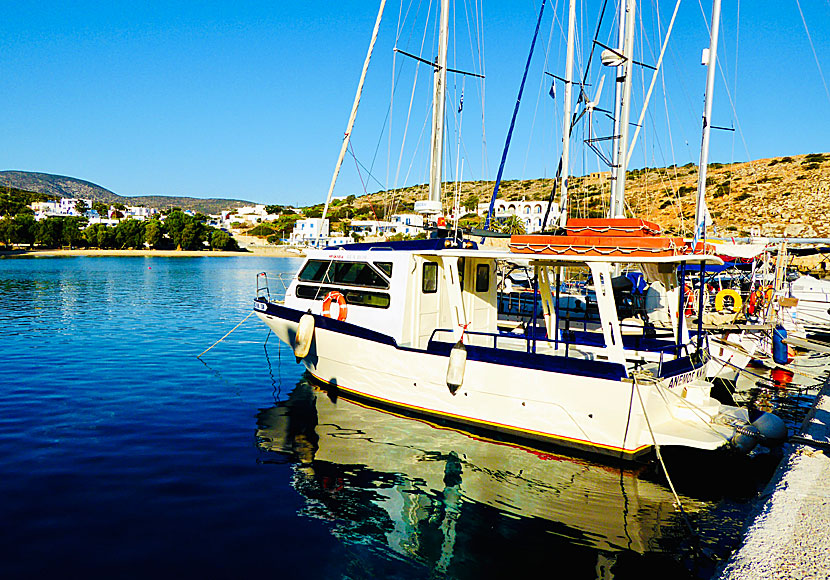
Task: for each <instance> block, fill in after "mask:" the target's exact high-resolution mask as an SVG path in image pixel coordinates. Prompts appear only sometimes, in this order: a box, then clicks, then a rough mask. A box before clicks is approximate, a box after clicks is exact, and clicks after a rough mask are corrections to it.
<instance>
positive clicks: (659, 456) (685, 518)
mask: <svg viewBox="0 0 830 580" xmlns="http://www.w3.org/2000/svg"><path fill="white" fill-rule="evenodd" d="M632 379H633V380H634V387H635V388H636V389H637V398H638V399H640V408H641V409H642V410H643V417H644V418H645V420H646V426H647V427H648V432H649V433H650V434H651V440H652V442H653V443H654V452H655V454H656V455H657V459H658V461H660V466H661V467H662V468H663V474H664V475H665V476H666V481H667V482H668V483H669V488H670V489H671V492H672V495H674V501H675V502H676V503H677V508H678V509H679V510H680V514H681V515H682V516H683V521H684V522H686V525H687V526H688V527H689V532H691V534H692V535H693V536H697V533H696V532H695V529H694V528H693V527H692V523H691V522H690V521H689V518H688V516H687V515H686V510H685V509H683V503H682V502H681V501H680V496H679V495H678V494H677V490H675V488H674V483H672V480H671V477H670V476H669V470H668V468H667V467H666V463H665V462H664V461H663V455H662V454H661V453H660V444H659V443H657V438H656V437H655V436H654V431H653V430H652V428H651V421H649V420H648V413H646V405H645V403H643V396H642V395H641V394H640V377H639V376H638V375H637V373H633V374H632Z"/></svg>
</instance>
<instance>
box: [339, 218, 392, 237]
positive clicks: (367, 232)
mask: <svg viewBox="0 0 830 580" xmlns="http://www.w3.org/2000/svg"><path fill="white" fill-rule="evenodd" d="M349 228H350V229H351V230H352V231H353V232H354V233H356V234H359V235H361V236H383V235H386V233H387V232H391V231H393V229H394V226H393V225H392V222H387V221H383V220H352V222H351V223H350V224H349Z"/></svg>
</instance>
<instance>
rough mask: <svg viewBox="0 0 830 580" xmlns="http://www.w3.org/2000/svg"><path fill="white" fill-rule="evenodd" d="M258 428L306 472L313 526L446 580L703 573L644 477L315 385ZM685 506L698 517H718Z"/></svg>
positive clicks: (267, 444)
mask: <svg viewBox="0 0 830 580" xmlns="http://www.w3.org/2000/svg"><path fill="white" fill-rule="evenodd" d="M257 427H258V428H257V440H258V442H259V445H260V447H261V449H263V450H265V451H268V452H273V453H274V454H276V456H271V457H270V460H273V461H283V460H288V461H290V462H292V463H293V464H294V466H293V467H294V468H293V482H292V485H293V487H294V489H296V490H297V492H299V493H300V494H301V495H302V496H304V498H305V500H306V506H305V507H304V508H303V510H302V513H303V514H305V515H307V516H310V517H314V518H321V519H324V520H329V521H330V522H332V531H333V533H334V534H335V535H336V536H338V537H340V538H341V539H343V540H344V541H347V542H356V543H362V544H365V543H367V542H368V543H373V544H374V545H375V546H376V547H377V548H378V549H382V550H386V551H391V552H392V553H393V554H394V555H396V556H398V557H402V558H405V559H407V560H409V561H414V562H417V563H420V564H422V565H423V566H424V567H425V568H428V569H430V570H434V571H436V572H438V573H444V574H446V575H447V576H451V577H454V578H472V577H494V576H496V575H501V574H516V573H519V572H521V571H522V570H527V571H539V570H551V568H552V567H553V568H554V569H557V570H562V571H565V570H570V571H572V572H573V571H576V570H579V571H580V572H579V573H576V574H569V577H598V578H610V577H621V576H626V575H627V574H625V570H626V569H628V570H629V571H630V572H634V569H635V568H636V569H637V570H638V571H639V572H638V574H639V575H642V573H643V571H647V570H648V571H653V572H658V571H662V572H666V573H672V574H674V576H673V577H678V574H679V576H686V575H688V574H689V570H688V567H687V566H686V565H684V564H683V563H682V562H680V561H678V558H677V550H678V545H679V544H683V543H685V542H686V541H687V540H688V532H687V530H686V528H685V525H684V522H683V519H682V515H681V513H680V511H679V510H678V509H677V508H676V506H675V502H674V497H673V496H672V494H671V492H670V490H669V489H668V488H667V487H664V486H662V485H660V484H659V483H655V482H652V481H647V480H644V479H642V478H641V477H640V476H639V474H638V472H637V471H636V470H631V469H620V468H616V467H611V466H608V465H603V464H598V463H593V462H589V461H585V460H580V459H575V458H571V457H566V456H561V455H555V454H550V453H543V452H540V451H535V450H532V449H529V448H524V447H518V446H514V445H509V444H506V443H502V442H494V441H488V440H483V439H479V438H476V437H474V436H472V435H469V434H466V433H462V432H460V431H456V430H452V429H448V428H443V427H439V426H436V425H433V424H430V423H427V422H424V421H421V420H417V419H412V418H407V417H401V416H398V415H394V414H391V413H388V412H385V411H381V410H378V409H374V408H370V407H367V406H364V405H362V404H358V403H355V402H352V401H349V400H345V399H342V398H339V399H335V398H334V397H332V396H330V394H329V393H328V392H326V391H323V390H321V389H319V388H318V387H316V386H313V385H311V384H310V383H309V382H307V380H306V379H302V380H300V382H299V383H298V384H297V386H296V388H295V389H294V390H293V392H292V393H291V394H290V395H289V397H288V399H287V400H286V401H282V402H279V403H278V404H277V405H276V406H274V407H272V408H270V409H266V410H263V411H261V412H260V413H259V415H258V417H257ZM268 455H269V456H270V455H271V453H269V454H268ZM268 460H269V459H268V458H266V461H268ZM681 500H682V503H683V507H684V509H685V510H686V512H687V513H694V512H696V511H700V510H703V509H705V508H706V506H707V504H705V503H702V502H699V501H695V500H692V499H690V498H685V497H682V498H681ZM667 545H670V546H671V548H668V550H671V551H673V552H674V556H671V555H669V554H668V552H667V548H666V546H667ZM644 566H645V568H644Z"/></svg>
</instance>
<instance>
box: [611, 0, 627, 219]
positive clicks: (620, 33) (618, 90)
mask: <svg viewBox="0 0 830 580" xmlns="http://www.w3.org/2000/svg"><path fill="white" fill-rule="evenodd" d="M626 1H627V0H619V6H618V7H617V17H618V18H619V22H618V25H617V52H618V53H619V54H622V53H623V44H624V42H625V4H626ZM622 65H623V61H622V59H620V60H619V64H618V65H617V66H616V69H617V70H616V73H615V74H616V81H615V82H614V118H613V120H614V130H613V132H612V133H611V196H610V201H609V204H608V205H609V207H608V217H614V195H615V193H614V192H615V190H616V188H615V187H614V183H616V173H615V168H616V167H617V141H618V140H619V138H620V103H621V102H622V93H623V92H622V81H623V79H624V78H625V75H624V73H623V68H622Z"/></svg>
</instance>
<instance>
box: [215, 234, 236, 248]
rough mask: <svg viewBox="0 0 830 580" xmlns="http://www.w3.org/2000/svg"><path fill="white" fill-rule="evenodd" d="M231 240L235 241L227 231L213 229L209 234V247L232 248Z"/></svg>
mask: <svg viewBox="0 0 830 580" xmlns="http://www.w3.org/2000/svg"><path fill="white" fill-rule="evenodd" d="M231 241H233V242H234V244H235V243H236V240H233V238H231V237H230V236H229V235H228V232H223V231H222V230H217V229H214V230H213V231H212V232H211V234H210V247H211V248H213V249H214V250H230V249H232V248H231V247H230V246H231Z"/></svg>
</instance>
